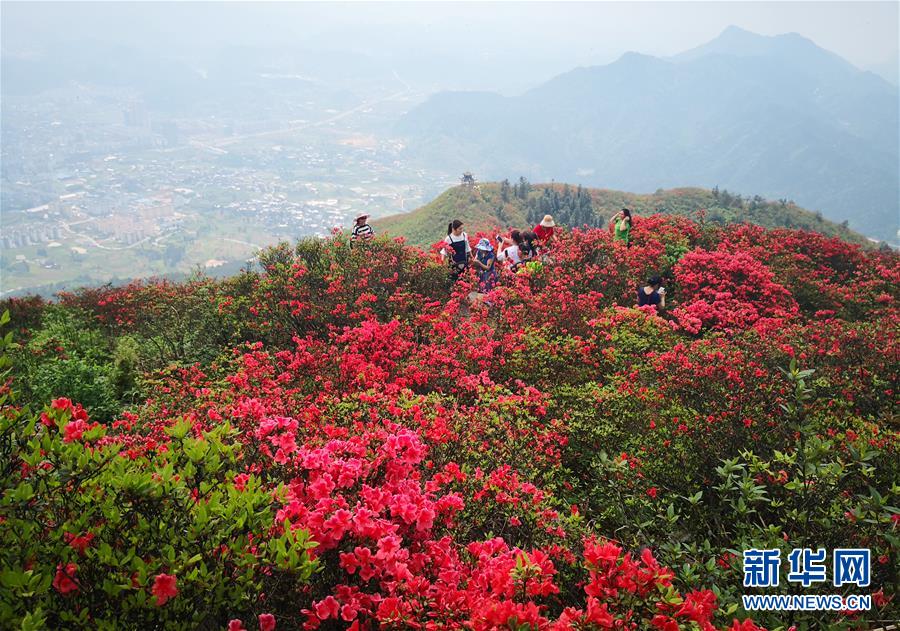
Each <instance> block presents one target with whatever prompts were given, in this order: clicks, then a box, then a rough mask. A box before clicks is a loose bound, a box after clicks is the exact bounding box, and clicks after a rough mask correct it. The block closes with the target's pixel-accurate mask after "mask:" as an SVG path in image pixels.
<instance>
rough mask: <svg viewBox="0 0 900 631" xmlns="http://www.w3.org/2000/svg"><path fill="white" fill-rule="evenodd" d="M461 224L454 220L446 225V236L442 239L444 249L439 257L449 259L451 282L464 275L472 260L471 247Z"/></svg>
mask: <svg viewBox="0 0 900 631" xmlns="http://www.w3.org/2000/svg"><path fill="white" fill-rule="evenodd" d="M462 225H463V224H462V222H461V221H460V220H459V219H454V220H453V221H451V222H450V223H449V224H447V236H446V238H445V239H444V243H445V244H446V245H444V247H443V248H442V249H441V257H442V258H444V259H446V258H447V257H448V256H449V257H450V274H451V277H452V278H453V281H454V282H456V281H457V280H459V277H460V276H462V275H463V273H465V271H466V268H468V267H469V260H470V259H471V258H472V246H471V245H470V244H469V237H468V235H467V234H466V233H465V232H463V230H462Z"/></svg>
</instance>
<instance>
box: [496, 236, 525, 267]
mask: <svg viewBox="0 0 900 631" xmlns="http://www.w3.org/2000/svg"><path fill="white" fill-rule="evenodd" d="M509 237H510V238H505V237H501V236H500V235H497V242H498V244H499V245H498V247H497V249H498V250H499V251H500V253H499V254H498V255H497V260H498V261H509V262H510V267H512V269H513V270H514V271H515V270H516V269H517V268H518V267H519V264H520V263H521V262H522V251H521V250H520V249H519V248H520V246H521V245H522V243H523V241H524V240H523V239H522V233H521V232H519V231H518V230H513V231H512V232H510V233H509Z"/></svg>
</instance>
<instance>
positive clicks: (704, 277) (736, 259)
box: [674, 250, 798, 333]
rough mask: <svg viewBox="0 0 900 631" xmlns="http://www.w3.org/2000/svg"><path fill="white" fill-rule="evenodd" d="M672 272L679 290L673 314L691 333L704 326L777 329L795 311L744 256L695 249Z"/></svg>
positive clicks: (759, 265) (779, 287)
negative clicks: (755, 326)
mask: <svg viewBox="0 0 900 631" xmlns="http://www.w3.org/2000/svg"><path fill="white" fill-rule="evenodd" d="M674 273H675V281H676V283H677V284H678V289H679V292H680V295H679V307H678V309H676V310H675V312H674V313H675V315H676V317H677V318H678V321H679V322H680V323H681V325H682V326H683V327H684V328H685V330H687V331H688V332H690V333H698V332H699V331H700V328H701V327H703V326H708V327H711V328H715V329H722V330H726V331H734V330H742V329H747V328H749V327H751V326H754V325H758V326H769V327H772V326H781V325H782V324H783V323H784V321H785V320H788V319H790V318H792V317H794V316H796V314H797V311H798V307H797V304H796V302H795V301H794V299H793V298H792V297H791V294H790V293H789V292H788V290H787V289H785V288H784V287H783V286H782V285H780V284H778V283H777V282H775V280H774V279H775V275H774V274H773V273H772V272H771V271H770V270H769V269H767V268H766V267H765V265H763V264H762V263H760V262H759V261H757V260H756V259H754V258H753V257H752V256H750V255H749V254H746V253H744V252H736V253H735V252H726V251H721V250H720V251H717V252H704V251H702V250H698V251H693V252H690V253H688V254H686V255H685V256H684V257H683V258H682V259H681V260H680V261H679V262H678V264H677V265H676V266H675V269H674Z"/></svg>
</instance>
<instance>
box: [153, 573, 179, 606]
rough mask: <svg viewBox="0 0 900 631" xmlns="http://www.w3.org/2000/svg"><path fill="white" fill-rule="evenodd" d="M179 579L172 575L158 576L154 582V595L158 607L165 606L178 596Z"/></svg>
mask: <svg viewBox="0 0 900 631" xmlns="http://www.w3.org/2000/svg"><path fill="white" fill-rule="evenodd" d="M176 581H177V579H176V578H175V576H174V575H172V574H157V575H156V578H155V579H154V581H153V595H154V596H156V605H157V606H158V607H161V606H162V605H165V604H166V603H167V602H168V601H169V600H170V599H171V598H175V596H177V595H178V588H177V587H176V586H175V583H176Z"/></svg>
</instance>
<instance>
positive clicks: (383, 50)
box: [0, 1, 900, 67]
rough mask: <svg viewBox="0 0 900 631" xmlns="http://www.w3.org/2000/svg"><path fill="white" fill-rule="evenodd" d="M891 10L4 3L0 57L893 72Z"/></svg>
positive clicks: (800, 5) (823, 5) (733, 5)
mask: <svg viewBox="0 0 900 631" xmlns="http://www.w3.org/2000/svg"><path fill="white" fill-rule="evenodd" d="M898 6H900V3H898V2H896V1H893V2H727V1H720V2H594V3H562V2H558V3H540V2H533V3H523V2H495V3H480V2H465V3H463V2H460V3H381V2H366V3H312V2H309V3H294V2H274V3H272V2H100V3H85V2H61V3H60V2H2V5H0V9H2V36H3V49H4V51H5V52H11V51H21V50H23V49H40V48H41V47H43V46H45V45H47V44H48V43H50V42H53V41H54V40H56V41H60V40H66V41H76V40H79V39H84V38H88V39H94V40H99V41H112V42H127V43H130V44H132V45H136V46H140V47H144V48H149V49H155V50H159V51H161V52H172V53H174V52H175V51H183V50H185V49H187V48H190V49H192V50H194V51H203V50H204V49H205V48H210V47H213V46H217V45H222V44H251V45H277V46H284V45H291V46H296V47H300V48H317V49H322V48H328V49H335V50H356V51H362V52H367V53H374V54H398V53H406V54H416V51H420V52H427V53H429V54H435V55H446V56H451V57H452V56H453V55H464V56H466V57H467V58H473V57H474V58H477V57H479V56H480V57H483V58H484V59H485V60H486V61H490V60H491V59H493V60H495V61H508V60H510V59H522V60H525V61H527V60H529V59H535V58H546V59H553V60H559V62H560V64H562V65H568V66H570V67H571V66H575V65H585V64H595V63H607V62H609V61H612V60H613V59H615V58H617V57H618V56H619V55H620V54H621V53H623V52H625V51H628V50H635V51H638V52H643V53H648V54H653V55H670V54H674V53H677V52H680V51H682V50H685V49H688V48H692V47H694V46H696V45H699V44H701V43H704V42H706V41H708V40H710V39H712V38H714V37H715V36H716V35H718V34H719V33H720V32H721V31H722V30H723V29H724V28H725V27H726V26H728V25H729V24H735V25H738V26H740V27H743V28H745V29H747V30H751V31H754V32H757V33H762V34H765V35H775V34H779V33H786V32H798V33H800V34H801V35H804V36H806V37H808V38H810V39H812V40H813V41H814V42H816V43H817V44H819V45H820V46H822V47H824V48H827V49H829V50H831V51H833V52H836V53H838V54H839V55H841V56H843V57H845V58H846V59H848V60H849V61H851V62H853V63H854V64H856V65H858V66H861V67H868V66H870V65H872V64H883V63H886V62H890V61H891V60H896V59H897V57H898V54H900V44H898V21H900V15H898Z"/></svg>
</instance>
